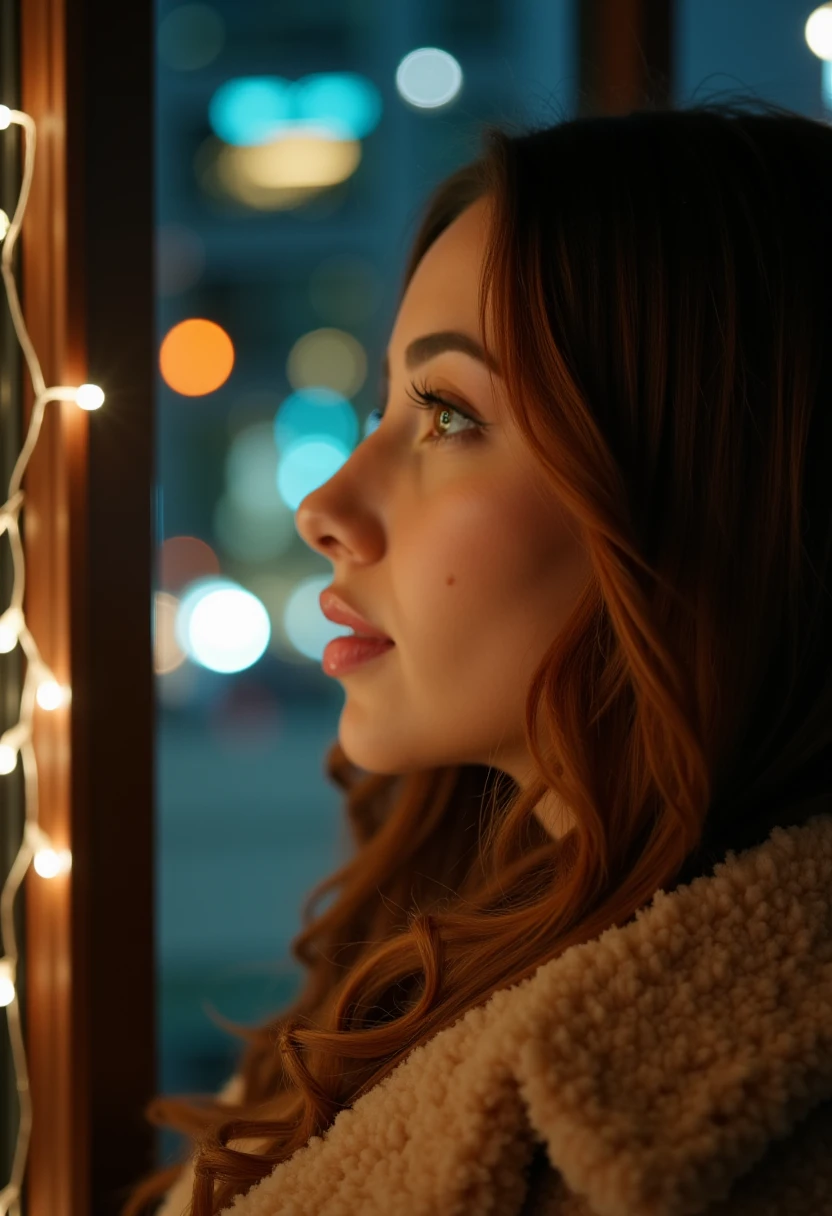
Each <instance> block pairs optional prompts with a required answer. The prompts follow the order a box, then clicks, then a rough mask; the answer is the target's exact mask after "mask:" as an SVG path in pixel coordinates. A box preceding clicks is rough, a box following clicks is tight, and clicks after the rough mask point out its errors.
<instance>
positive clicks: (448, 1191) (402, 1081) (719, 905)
mask: <svg viewBox="0 0 832 1216" xmlns="http://www.w3.org/2000/svg"><path fill="white" fill-rule="evenodd" d="M224 1092H225V1093H226V1094H227V1095H228V1096H231V1095H232V1094H234V1093H235V1092H238V1079H237V1078H232V1081H231V1082H230V1083H229V1086H226V1089H225V1091H224ZM535 1142H542V1143H544V1144H545V1146H546V1152H547V1155H548V1159H549V1162H550V1163H551V1167H552V1169H551V1170H550V1171H549V1175H548V1177H547V1178H546V1179H545V1185H544V1188H543V1189H541V1190H539V1191H538V1192H536V1195H535V1196H534V1197H531V1196H529V1195H527V1181H526V1167H527V1165H528V1163H529V1161H530V1159H531V1156H532V1151H533V1148H534V1144H535ZM234 1147H240V1148H243V1147H245V1146H244V1145H243V1144H240V1143H236V1142H235V1144H234ZM191 1180H192V1179H191V1173H190V1168H189V1169H188V1171H187V1172H186V1173H185V1174H183V1176H182V1178H181V1179H180V1180H179V1182H178V1183H177V1184H176V1185H175V1186H174V1187H173V1188H172V1189H171V1191H169V1192H168V1195H167V1197H166V1201H165V1203H164V1205H163V1207H162V1208H161V1209H160V1210H159V1213H158V1216H182V1213H183V1212H184V1211H185V1209H186V1207H187V1204H188V1202H189V1199H190V1195H191ZM225 1211H226V1212H228V1213H233V1214H234V1216H695V1214H696V1213H701V1212H707V1213H708V1216H717V1214H719V1216H729V1214H730V1216H781V1214H782V1216H832V815H829V814H822V815H817V816H815V817H814V818H812V819H810V820H809V821H808V822H807V823H806V824H804V825H803V826H800V827H790V828H786V829H783V828H775V829H774V830H773V832H772V834H771V836H770V837H769V839H768V840H767V841H765V842H764V843H763V844H762V845H759V846H756V847H755V848H752V849H748V850H747V851H745V852H743V853H740V854H739V855H737V854H734V853H728V855H727V858H726V860H725V861H724V862H723V863H721V864H719V865H717V866H716V867H715V870H714V873H713V874H712V875H708V876H704V877H701V878H697V879H694V880H693V882H692V883H691V884H690V885H688V886H685V887H680V888H678V889H677V890H676V891H674V892H673V893H672V894H670V895H668V894H666V893H665V892H663V891H659V892H658V893H657V894H656V895H655V897H654V899H653V900H652V902H651V904H650V905H648V906H647V907H646V908H644V909H642V910H641V911H639V912H638V914H637V916H636V919H635V920H634V921H633V922H631V923H630V924H629V925H626V926H624V927H623V928H620V929H619V928H612V929H609V930H607V931H606V932H604V933H602V934H601V935H600V937H598V938H596V939H595V940H594V941H592V942H588V943H586V944H585V945H581V946H575V947H572V948H571V949H569V950H567V951H566V953H565V954H563V955H562V956H561V957H560V958H557V959H554V960H552V961H551V962H549V963H546V964H544V965H543V966H542V967H540V968H539V969H538V970H537V972H535V974H534V975H533V976H532V977H531V978H530V979H527V980H525V981H524V982H523V983H521V984H518V985H516V986H515V987H513V988H508V989H503V990H501V991H499V992H496V993H495V994H494V995H493V996H492V997H491V999H490V1000H489V1001H488V1002H486V1004H484V1005H482V1006H479V1007H477V1008H475V1009H471V1010H469V1011H468V1012H467V1013H466V1014H465V1015H464V1016H463V1017H462V1018H461V1019H460V1020H458V1021H457V1022H456V1023H455V1024H454V1025H452V1026H449V1027H446V1028H445V1029H444V1030H442V1031H440V1032H439V1033H438V1034H436V1035H435V1036H434V1037H433V1038H432V1039H430V1040H429V1041H428V1042H427V1043H425V1044H423V1045H422V1046H420V1047H417V1048H416V1049H415V1050H414V1051H413V1052H411V1054H410V1055H409V1056H408V1057H407V1058H406V1059H405V1060H404V1061H403V1062H402V1063H401V1064H400V1065H399V1066H398V1067H397V1068H396V1069H395V1070H394V1072H393V1073H391V1074H390V1075H389V1076H388V1077H386V1078H385V1079H384V1080H383V1081H381V1082H380V1083H379V1084H378V1085H377V1086H376V1087H375V1088H374V1089H372V1090H371V1091H370V1092H369V1093H367V1094H365V1095H364V1096H363V1097H362V1098H359V1099H358V1100H357V1101H356V1102H355V1103H354V1105H353V1106H352V1107H351V1108H350V1109H348V1110H344V1111H341V1112H340V1113H339V1114H338V1115H337V1117H336V1118H335V1121H334V1123H333V1124H332V1126H331V1127H330V1128H329V1129H328V1130H327V1131H326V1133H325V1134H324V1135H323V1136H315V1137H313V1138H312V1139H311V1140H310V1141H309V1143H308V1144H307V1145H306V1146H304V1147H303V1148H301V1149H299V1150H298V1151H297V1152H296V1153H294V1154H293V1156H292V1157H291V1158H290V1159H289V1160H288V1161H284V1162H282V1163H281V1164H280V1165H278V1166H277V1167H276V1168H275V1169H274V1170H273V1172H272V1173H271V1174H270V1175H269V1176H268V1177H267V1178H264V1179H263V1180H262V1181H261V1182H259V1183H258V1184H257V1185H255V1186H254V1187H253V1188H252V1189H251V1190H250V1191H249V1192H248V1194H246V1195H243V1196H238V1197H237V1199H235V1200H234V1202H233V1203H232V1205H231V1206H230V1207H228V1208H226V1209H225Z"/></svg>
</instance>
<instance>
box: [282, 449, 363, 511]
mask: <svg viewBox="0 0 832 1216" xmlns="http://www.w3.org/2000/svg"><path fill="white" fill-rule="evenodd" d="M349 456H350V453H349V449H348V448H347V447H346V446H345V445H344V444H342V443H339V442H338V440H337V439H329V438H322V437H321V436H319V435H314V436H312V437H311V438H308V439H296V440H295V441H294V443H290V444H289V446H288V447H287V448H285V449H284V451H283V452H282V453H281V456H280V463H279V464H278V466H277V489H278V493H279V494H280V497H281V498H282V499H283V501H284V502H285V503H286V505H287V506H288V507H290V508H291V509H292V510H293V511H297V509H298V507H299V506H300V504H301V503H302V502H303V500H304V498H306V495H307V494H311V493H312V491H313V490H317V489H318V487H319V486H322V485H323V484H324V482H325V481H329V479H330V477H334V475H335V474H336V473H337V472H338V470H339V469H340V467H341V465H342V464H344V463H345V462H346V461H347V460H349Z"/></svg>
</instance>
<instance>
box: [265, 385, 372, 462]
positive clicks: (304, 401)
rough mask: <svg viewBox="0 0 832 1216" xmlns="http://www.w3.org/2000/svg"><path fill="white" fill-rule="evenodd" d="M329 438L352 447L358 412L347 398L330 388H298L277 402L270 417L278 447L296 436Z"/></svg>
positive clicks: (348, 447) (296, 437) (283, 445)
mask: <svg viewBox="0 0 832 1216" xmlns="http://www.w3.org/2000/svg"><path fill="white" fill-rule="evenodd" d="M315 435H317V436H319V437H320V438H322V439H333V440H335V441H336V442H337V443H340V444H342V445H343V446H344V447H345V448H346V449H347V451H352V449H353V448H354V447H355V443H356V440H357V439H358V416H357V415H356V412H355V410H354V409H353V407H352V405H351V404H350V402H349V401H348V400H347V398H346V397H344V396H343V395H342V394H341V393H336V392H335V390H334V389H331V388H301V389H298V391H297V392H295V393H290V394H289V396H288V397H286V398H285V400H284V401H283V402H281V405H280V408H279V409H278V411H277V413H276V414H275V418H274V439H275V443H276V444H277V447H278V451H281V450H282V449H284V448H285V447H287V446H288V445H289V444H290V443H294V441H295V440H296V439H311V438H312V437H313V436H315Z"/></svg>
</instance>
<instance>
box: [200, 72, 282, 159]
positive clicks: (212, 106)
mask: <svg viewBox="0 0 832 1216" xmlns="http://www.w3.org/2000/svg"><path fill="white" fill-rule="evenodd" d="M292 95H293V85H292V83H291V81H288V80H284V79H283V78H282V77H281V76H242V77H237V78H235V79H234V80H227V81H226V82H225V84H222V85H220V87H219V88H218V89H217V91H216V92H215V93H214V95H213V97H212V98H211V101H210V103H209V105H208V119H209V122H210V123H211V126H212V128H213V129H214V132H215V133H216V134H217V135H218V136H219V137H220V139H223V140H225V142H226V143H227V144H236V145H238V146H240V147H250V146H252V145H254V144H263V143H268V141H269V140H271V139H275V138H276V137H277V136H278V135H279V134H280V131H281V129H282V128H283V127H285V125H286V124H287V123H288V122H290V121H291V118H292V115H293V110H294V106H293V101H292Z"/></svg>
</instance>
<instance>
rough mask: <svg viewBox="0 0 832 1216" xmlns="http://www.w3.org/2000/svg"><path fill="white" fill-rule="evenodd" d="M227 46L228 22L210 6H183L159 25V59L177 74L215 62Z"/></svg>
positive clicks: (169, 14)
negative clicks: (226, 27) (226, 31)
mask: <svg viewBox="0 0 832 1216" xmlns="http://www.w3.org/2000/svg"><path fill="white" fill-rule="evenodd" d="M224 44H225V23H224V22H223V19H222V17H221V16H220V14H219V13H218V12H217V10H216V9H215V8H212V7H211V5H209V4H181V5H179V7H178V8H175V9H174V10H173V11H172V12H170V13H168V15H167V16H166V17H165V18H164V19H163V20H162V21H161V22H160V23H159V28H158V30H157V33H156V46H157V48H158V52H159V58H160V59H161V60H162V62H163V63H165V64H167V66H168V67H169V68H174V69H175V70H176V71H178V72H193V71H196V69H197V68H204V67H207V65H208V64H209V63H212V62H213V61H214V60H215V59H216V57H217V55H219V53H220V51H221V50H222V48H223V45H224Z"/></svg>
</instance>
